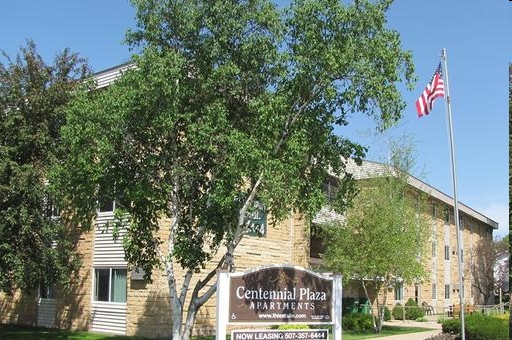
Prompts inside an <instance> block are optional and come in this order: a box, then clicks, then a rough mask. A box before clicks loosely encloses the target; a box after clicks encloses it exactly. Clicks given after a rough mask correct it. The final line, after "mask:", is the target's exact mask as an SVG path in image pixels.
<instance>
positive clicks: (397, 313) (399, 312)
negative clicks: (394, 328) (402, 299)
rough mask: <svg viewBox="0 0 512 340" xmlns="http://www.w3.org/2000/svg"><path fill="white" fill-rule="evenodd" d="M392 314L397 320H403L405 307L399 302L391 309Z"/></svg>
mask: <svg viewBox="0 0 512 340" xmlns="http://www.w3.org/2000/svg"><path fill="white" fill-rule="evenodd" d="M391 315H392V316H393V319H395V320H403V319H404V307H403V306H402V305H401V304H400V303H397V304H396V305H395V306H394V307H393V309H392V310H391Z"/></svg>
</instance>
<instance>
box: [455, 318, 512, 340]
mask: <svg viewBox="0 0 512 340" xmlns="http://www.w3.org/2000/svg"><path fill="white" fill-rule="evenodd" d="M465 328H466V337H467V338H468V339H481V340H498V339H500V340H501V339H505V340H506V339H508V338H509V334H508V320H503V319H497V318H494V317H490V316H485V315H482V314H473V315H469V316H468V317H467V318H466V319H465Z"/></svg>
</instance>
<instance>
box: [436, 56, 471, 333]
mask: <svg viewBox="0 0 512 340" xmlns="http://www.w3.org/2000/svg"><path fill="white" fill-rule="evenodd" d="M442 59H443V68H444V72H443V73H444V74H443V78H444V89H445V93H446V117H447V122H448V135H449V141H450V164H451V170H452V186H453V211H454V213H453V216H454V219H455V228H456V229H457V259H458V265H459V297H460V320H461V340H465V339H466V337H465V330H464V277H463V276H462V248H461V244H462V242H461V232H460V221H459V200H458V198H457V174H456V171H455V169H456V163H455V148H454V143H453V126H452V112H451V98H450V86H449V84H448V66H447V61H446V49H444V48H443V51H442Z"/></svg>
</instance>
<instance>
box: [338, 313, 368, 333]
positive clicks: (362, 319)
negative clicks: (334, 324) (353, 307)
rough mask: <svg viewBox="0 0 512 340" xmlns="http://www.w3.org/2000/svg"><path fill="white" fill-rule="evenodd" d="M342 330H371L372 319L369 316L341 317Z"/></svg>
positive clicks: (349, 315)
mask: <svg viewBox="0 0 512 340" xmlns="http://www.w3.org/2000/svg"><path fill="white" fill-rule="evenodd" d="M342 326H343V329H346V330H353V331H362V330H365V329H372V328H373V319H372V316H371V315H370V314H361V313H353V314H348V315H346V316H343V319H342Z"/></svg>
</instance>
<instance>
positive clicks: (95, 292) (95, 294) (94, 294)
mask: <svg viewBox="0 0 512 340" xmlns="http://www.w3.org/2000/svg"><path fill="white" fill-rule="evenodd" d="M99 270H108V300H99V299H98V290H99V286H98V284H99V282H98V278H97V275H96V273H97V271H99ZM114 270H124V271H125V272H126V275H125V285H126V287H125V293H126V296H125V298H124V301H112V300H113V297H112V272H113V271H114ZM93 280H94V282H93V292H92V298H93V301H94V302H104V303H126V301H127V299H128V269H127V268H126V267H95V268H93Z"/></svg>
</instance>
